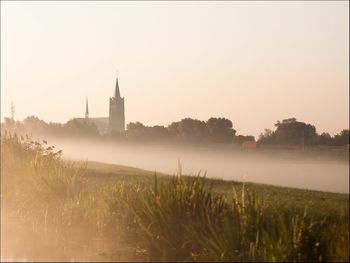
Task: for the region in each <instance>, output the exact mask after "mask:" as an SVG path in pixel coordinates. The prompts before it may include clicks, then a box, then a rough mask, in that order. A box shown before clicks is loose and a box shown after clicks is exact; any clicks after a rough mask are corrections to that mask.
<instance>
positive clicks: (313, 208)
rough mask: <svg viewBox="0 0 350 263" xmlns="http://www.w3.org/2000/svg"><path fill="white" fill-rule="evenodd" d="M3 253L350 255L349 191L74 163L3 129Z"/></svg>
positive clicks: (206, 257)
mask: <svg viewBox="0 0 350 263" xmlns="http://www.w3.org/2000/svg"><path fill="white" fill-rule="evenodd" d="M1 153H2V154H1V197H2V198H1V208H2V214H1V216H2V218H1V219H2V221H1V222H2V231H1V235H2V241H4V242H2V243H1V246H2V249H1V251H2V259H5V260H6V259H10V258H17V259H23V258H25V259H27V260H90V261H111V260H140V261H144V260H153V261H154V260H161V261H170V260H175V261H348V260H349V251H348V245H349V223H348V221H349V209H348V205H349V195H348V194H336V193H325V192H317V191H305V190H297V189H291V188H281V187H273V186H266V185H258V184H246V185H244V184H241V183H238V182H227V181H222V180H210V179H206V178H205V175H200V174H198V175H196V176H185V175H183V173H182V171H181V166H179V169H178V172H177V174H176V175H175V176H169V175H165V174H154V173H151V172H148V171H143V170H140V169H136V168H129V167H123V166H114V165H105V164H100V163H94V162H89V163H71V162H65V161H63V160H62V157H61V151H57V150H56V149H55V148H54V147H53V146H49V145H47V142H46V141H40V142H39V141H32V140H31V139H30V138H23V137H17V136H16V135H9V134H5V135H4V136H2V137H1Z"/></svg>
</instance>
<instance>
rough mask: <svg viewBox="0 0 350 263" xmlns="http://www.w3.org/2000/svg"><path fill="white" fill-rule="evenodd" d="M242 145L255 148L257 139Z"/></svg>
mask: <svg viewBox="0 0 350 263" xmlns="http://www.w3.org/2000/svg"><path fill="white" fill-rule="evenodd" d="M242 147H243V148H245V149H255V148H256V141H245V142H243V143H242Z"/></svg>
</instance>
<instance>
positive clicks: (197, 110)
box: [1, 1, 349, 136]
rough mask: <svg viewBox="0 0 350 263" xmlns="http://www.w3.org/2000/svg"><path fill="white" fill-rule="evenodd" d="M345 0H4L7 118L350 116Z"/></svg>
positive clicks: (327, 120)
mask: <svg viewBox="0 0 350 263" xmlns="http://www.w3.org/2000/svg"><path fill="white" fill-rule="evenodd" d="M348 25H349V3H348V2H347V1H341V2H334V1H329V2H326V1H322V2H314V1H312V2H304V1H301V2H294V1H283V2H274V1H272V2H260V1H258V2H253V1H251V2H236V1H233V2H182V1H179V2H177V1H175V2H112V1H106V2H98V1H91V2H83V1H77V2H68V1H58V2H53V1H47V2H41V1H38V2H27V1H23V2H14V1H8V2H4V1H1V118H2V120H3V117H4V116H9V115H10V104H11V101H13V102H14V104H15V107H16V114H15V118H16V119H19V120H22V119H23V118H24V117H26V116H28V115H35V116H37V117H39V118H40V119H43V120H45V121H47V122H48V121H54V122H66V121H67V120H69V119H71V118H73V117H82V116H84V112H85V99H86V97H88V99H89V106H90V116H91V117H104V116H106V117H107V116H108V103H109V97H110V96H112V95H113V92H114V85H115V78H116V72H117V71H118V76H119V86H120V91H121V95H122V96H124V97H125V114H126V123H129V122H134V121H140V122H142V123H144V124H146V125H156V124H160V125H168V124H170V123H171V122H173V121H178V120H180V119H182V118H185V117H191V118H197V119H201V120H207V119H208V118H210V117H226V118H229V119H231V120H232V122H233V126H234V128H235V129H236V130H237V133H238V134H245V135H248V134H249V135H255V136H258V135H259V133H260V132H262V131H263V130H264V128H274V127H273V125H274V123H275V122H276V121H277V120H282V119H285V118H289V117H296V118H297V119H298V120H301V121H305V122H309V123H312V124H314V125H315V126H316V128H317V131H318V132H323V131H327V132H330V133H331V134H334V133H338V132H339V131H340V130H341V129H344V128H348V126H349V121H348V119H349V112H348V109H349V49H348V45H349V26H348Z"/></svg>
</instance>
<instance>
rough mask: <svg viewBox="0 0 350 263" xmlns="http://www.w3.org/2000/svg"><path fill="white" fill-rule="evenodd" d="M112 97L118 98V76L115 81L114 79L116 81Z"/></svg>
mask: <svg viewBox="0 0 350 263" xmlns="http://www.w3.org/2000/svg"><path fill="white" fill-rule="evenodd" d="M114 97H115V98H120V92H119V84H118V77H117V81H116V83H115V92H114Z"/></svg>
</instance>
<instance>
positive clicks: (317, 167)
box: [50, 139, 349, 193]
mask: <svg viewBox="0 0 350 263" xmlns="http://www.w3.org/2000/svg"><path fill="white" fill-rule="evenodd" d="M50 143H51V144H53V145H55V146H56V147H57V148H59V149H62V150H63V154H64V158H68V159H80V160H90V161H98V162H105V163H112V164H119V165H127V166H133V167H137V168H142V169H146V170H151V171H158V172H164V173H169V174H173V173H174V172H175V171H176V170H177V165H178V161H180V162H181V164H182V167H183V171H184V173H186V174H197V173H198V172H199V171H201V172H202V173H204V172H207V177H210V178H221V179H225V180H236V181H242V182H254V183H264V184H271V185H277V186H288V187H295V188H302V189H312V190H320V191H329V192H339V193H349V174H348V171H349V164H348V162H346V161H345V160H337V159H335V158H325V157H322V158H320V157H317V155H315V157H313V156H311V157H310V156H309V157H308V158H305V156H304V157H303V156H300V158H299V157H298V155H297V153H293V154H285V153H284V152H282V151H281V152H278V151H277V152H276V151H274V152H273V154H271V153H268V152H260V151H248V152H242V151H225V150H214V149H209V148H187V147H186V148H185V147H183V148H181V147H169V146H150V145H135V144H133V145H127V144H122V143H109V142H91V141H89V142H88V141H83V140H76V141H66V140H57V139H50Z"/></svg>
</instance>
